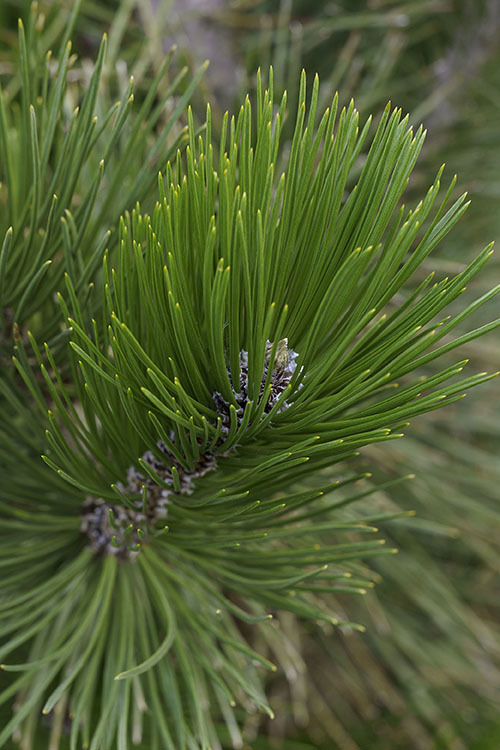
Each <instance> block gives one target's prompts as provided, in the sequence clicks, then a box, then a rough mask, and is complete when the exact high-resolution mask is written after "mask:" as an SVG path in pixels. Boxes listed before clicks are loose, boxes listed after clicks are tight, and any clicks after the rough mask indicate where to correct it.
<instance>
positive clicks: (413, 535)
mask: <svg viewBox="0 0 500 750" xmlns="http://www.w3.org/2000/svg"><path fill="white" fill-rule="evenodd" d="M30 5H31V4H30V3H29V2H25V1H24V0H1V1H0V80H1V81H2V85H3V84H4V82H5V81H7V82H9V81H10V77H11V74H12V68H13V66H14V64H15V62H14V61H15V52H16V48H17V33H16V30H17V18H18V17H19V16H21V17H23V18H24V19H26V18H27V16H28V15H29V14H30V13H33V12H34V10H33V9H31V10H30ZM76 5H77V3H74V2H71V1H70V0H50V1H49V0H41V1H40V2H39V3H38V4H37V9H36V14H37V18H38V19H40V18H42V19H43V21H40V20H39V23H40V24H43V33H41V37H40V38H41V40H42V43H43V44H44V45H45V47H46V48H47V49H48V48H49V47H51V46H52V45H53V46H55V47H57V46H58V39H59V37H60V35H61V33H62V30H63V29H64V27H65V24H66V23H67V19H68V17H69V14H70V13H71V12H72V11H74V10H75V6H76ZM103 32H107V33H108V35H109V49H108V56H107V62H106V66H107V72H106V75H105V82H106V83H107V85H108V86H109V89H110V95H113V94H114V92H115V89H116V90H117V91H118V90H120V89H121V90H123V89H124V88H125V86H126V82H127V80H128V77H129V76H130V75H131V74H133V75H134V78H135V87H136V92H137V93H136V99H137V102H138V103H139V102H140V100H141V97H144V96H145V95H146V93H147V90H148V81H150V80H151V75H152V73H154V72H155V71H157V70H158V69H159V68H160V66H161V64H162V62H163V59H164V56H165V54H166V52H167V51H168V50H169V49H170V47H171V46H172V45H173V44H175V45H176V46H177V48H178V49H177V53H176V58H175V60H176V62H175V65H176V66H177V69H180V68H182V66H184V65H187V66H188V67H189V69H190V70H192V71H194V70H196V69H197V68H198V67H199V65H200V64H201V63H202V62H203V61H204V60H205V59H207V58H208V59H209V60H210V67H209V69H208V71H207V73H206V74H205V76H204V78H203V80H202V83H201V85H200V87H199V90H198V92H197V94H196V96H195V97H194V99H193V103H192V104H193V111H194V116H195V118H196V119H197V120H198V122H200V123H201V122H202V121H203V118H204V110H205V103H206V101H207V100H208V101H210V103H211V105H212V112H213V120H214V129H216V128H217V123H218V122H220V120H221V118H222V114H223V112H224V111H225V110H226V109H229V110H233V111H234V109H235V108H236V107H238V106H239V103H240V102H241V101H242V98H243V96H244V94H245V93H246V92H247V91H250V92H251V91H252V90H253V89H254V86H255V74H256V69H257V68H258V67H261V68H262V69H263V71H266V70H267V69H268V67H269V65H272V66H273V70H274V81H275V89H276V91H277V93H278V94H280V93H281V91H282V90H284V89H287V91H288V92H289V102H290V111H292V112H293V107H294V102H295V97H296V94H297V81H298V75H299V73H300V70H301V69H302V68H305V69H306V71H307V73H308V77H309V81H310V82H311V81H312V77H313V74H314V73H316V72H318V73H319V75H320V80H321V96H322V105H323V106H326V105H327V103H328V102H329V100H331V98H332V95H333V93H334V92H335V91H337V90H338V91H339V94H340V99H341V101H342V103H344V104H345V103H348V102H349V100H350V99H351V97H353V98H354V99H355V103H356V107H357V108H358V110H359V111H360V113H361V120H362V121H363V120H365V119H366V117H367V116H368V114H370V113H371V114H373V115H374V116H375V119H377V116H378V115H379V114H380V112H381V111H382V109H383V108H384V106H385V105H386V103H387V101H388V100H391V101H392V102H393V104H395V105H398V106H400V107H401V108H402V109H403V110H404V111H406V112H409V113H410V121H411V122H412V123H413V124H414V125H415V126H418V124H420V123H421V122H423V123H424V125H425V127H426V128H427V129H428V136H427V140H426V145H425V147H424V152H423V155H422V158H421V159H420V161H419V163H418V165H417V168H416V172H415V175H414V177H413V178H412V182H411V184H410V185H409V187H408V200H409V202H411V200H412V197H413V196H414V195H421V194H422V193H423V191H424V189H425V188H426V187H427V186H428V185H430V184H431V183H432V181H433V179H434V176H435V173H436V171H437V169H438V168H439V166H440V165H441V164H442V163H443V162H445V163H446V165H447V166H446V172H445V174H446V175H448V178H451V177H452V176H453V175H454V174H455V173H456V174H457V175H458V186H457V188H456V194H457V195H458V194H459V193H461V192H463V191H464V190H467V191H469V193H470V194H471V197H472V204H471V206H470V208H469V210H468V212H467V214H466V216H465V218H464V219H463V220H462V221H461V222H460V224H459V226H458V227H456V228H455V230H454V231H453V232H452V233H451V234H450V235H449V236H448V237H447V238H446V239H445V241H444V243H442V244H441V245H440V247H439V249H438V251H437V253H436V254H435V255H434V256H433V257H431V258H430V259H429V260H428V262H427V264H426V266H425V267H424V268H422V270H421V273H422V274H423V275H427V273H428V272H429V271H430V270H432V269H434V270H436V273H437V275H438V277H439V278H441V277H442V276H445V275H447V274H448V273H456V272H457V271H459V270H461V269H462V268H463V267H464V266H465V265H466V263H467V262H469V261H470V260H471V259H472V258H473V257H474V255H475V254H476V253H477V252H478V251H480V250H481V249H482V248H483V247H484V246H485V245H486V244H487V243H488V242H489V241H491V240H495V239H496V240H499V239H500V2H499V0H364V1H363V0H330V1H326V0H266V1H265V2H255V0H240V1H238V0H234V1H233V2H231V1H230V0H122V2H119V0H108V1H107V2H99V1H98V0H96V1H93V0H82V1H81V3H80V4H79V12H78V14H77V15H76V17H75V26H74V30H73V34H72V39H73V42H74V50H75V52H76V53H77V54H78V55H79V56H80V57H81V59H82V60H83V65H82V66H81V67H80V68H78V69H75V76H83V78H85V76H86V75H87V76H88V75H90V72H91V70H92V61H93V60H94V59H95V56H96V53H97V49H98V46H99V43H100V39H101V36H102V34H103ZM172 75H173V74H172ZM78 83H81V81H80V82H79V81H77V80H75V91H76V90H77V84H78ZM8 85H11V86H14V85H15V83H12V82H11V83H10V84H9V83H8ZM160 93H161V92H160ZM75 96H76V94H75ZM289 125H290V123H289ZM499 281H500V263H499V261H498V258H497V259H495V256H493V259H492V260H491V261H490V264H489V266H488V270H487V271H486V272H483V274H482V275H481V276H480V278H479V279H478V281H475V282H474V285H475V288H474V289H471V290H467V291H466V292H465V295H467V294H468V293H470V294H471V296H472V294H474V295H477V294H478V292H480V291H481V288H484V289H486V288H489V287H490V286H491V285H492V284H493V283H498V282H499ZM494 305H495V303H493V304H490V305H489V306H486V308H485V309H484V310H482V311H481V313H480V314H479V315H476V318H475V320H474V321H473V322H474V324H475V325H481V324H482V323H483V322H486V320H489V319H491V318H492V317H494V316H498V304H497V306H496V311H495V309H494ZM460 356H461V357H462V354H461V355H460ZM463 357H469V358H470V360H471V361H470V364H469V368H470V369H471V370H473V371H474V372H478V371H482V370H487V371H494V370H497V369H500V337H499V335H498V333H495V332H493V333H490V334H489V335H488V336H487V337H485V338H484V339H479V340H476V341H474V342H473V343H472V344H471V345H469V346H468V347H466V350H465V351H463ZM499 395H500V391H499V382H498V380H493V381H490V382H488V383H486V384H484V385H483V386H481V388H479V389H477V391H475V392H472V393H470V394H468V396H467V398H466V399H464V400H462V401H460V402H458V403H457V404H454V405H453V406H451V407H450V408H447V409H445V410H443V411H438V412H435V413H434V414H431V415H427V416H426V417H423V418H420V419H419V420H417V422H416V423H415V424H412V425H410V426H409V427H408V429H407V435H406V437H405V439H403V440H400V441H393V442H390V443H383V444H381V447H376V446H375V447H371V448H370V449H367V450H365V451H364V453H363V455H362V456H361V457H360V459H359V461H360V462H362V465H363V467H364V468H365V469H366V471H370V472H372V474H373V480H374V481H376V482H378V483H380V482H383V483H384V482H387V483H390V482H391V481H392V480H394V479H396V478H398V477H400V476H405V475H408V474H409V473H411V474H415V475H416V476H415V478H414V479H413V480H411V481H405V482H396V483H395V484H393V485H392V486H389V487H387V488H386V489H385V490H381V491H379V492H378V493H377V495H376V496H375V499H374V498H373V497H372V498H370V506H368V505H367V507H366V509H365V510H366V511H368V507H370V508H371V509H373V504H374V502H375V503H376V504H377V507H379V508H380V509H382V510H388V509H390V510H394V509H398V508H400V509H401V510H410V509H411V510H415V511H416V517H415V518H414V519H407V520H404V521H403V520H401V521H398V522H397V523H392V524H388V525H387V526H386V528H384V532H385V534H386V536H387V537H388V538H390V539H391V540H392V542H393V543H394V544H396V545H397V546H398V547H399V548H400V550H401V551H400V553H399V555H398V556H397V557H396V558H387V560H388V562H387V561H384V558H380V560H381V561H382V562H380V563H376V569H377V571H378V573H379V574H380V583H379V585H378V586H377V587H376V589H375V590H373V591H371V592H369V593H368V594H367V595H366V596H365V597H362V598H360V599H359V601H358V600H356V601H355V600H354V597H352V596H350V597H349V598H348V599H347V598H346V600H345V602H344V601H342V602H339V606H340V607H345V609H346V612H347V613H348V619H351V620H353V619H354V620H357V621H358V622H362V623H364V624H365V625H366V627H367V632H366V633H365V634H363V635H360V634H358V633H356V634H354V633H351V632H349V633H348V632H345V633H343V632H339V631H333V630H332V631H322V630H319V631H318V629H317V627H315V626H313V625H305V624H303V623H300V622H298V621H297V620H296V619H295V618H294V617H293V616H290V615H286V616H283V617H282V618H281V619H280V628H281V630H280V634H279V635H278V632H276V646H275V648H276V650H281V654H280V655H281V662H282V664H283V665H284V669H283V670H282V671H281V672H280V673H279V674H278V675H277V676H276V678H274V679H273V680H272V681H271V682H270V684H269V693H270V695H271V700H272V703H273V706H274V709H275V712H276V714H277V717H278V718H277V719H275V720H274V721H273V722H266V721H264V720H263V719H262V717H260V716H253V717H250V718H247V719H245V723H246V738H247V743H248V744H247V747H248V748H254V750H270V749H271V748H284V749H285V750H306V749H309V750H314V749H316V750H334V749H335V748H339V749H340V750H372V749H373V750H398V749H399V748H401V750H403V749H407V748H408V749H410V750H411V749H412V748H416V749H418V750H427V749H428V748H436V749H441V748H442V749H443V750H445V749H448V748H450V749H451V750H468V749H469V748H472V749H473V750H496V749H497V748H499V747H500V712H499V706H500V458H499V456H498V453H499V449H500V407H499V401H500V399H499ZM322 483H324V477H322ZM360 512H363V506H362V505H361V506H355V508H353V510H352V513H353V514H356V513H360ZM283 634H284V637H283ZM256 637H257V639H258V635H257V636H256ZM265 647H266V646H265V645H264V644H261V648H265ZM0 721H1V719H0ZM40 743H41V744H40V748H42V747H43V748H45V747H46V741H45V743H44V742H43V727H42V728H41V739H40ZM34 750H38V749H34Z"/></svg>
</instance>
